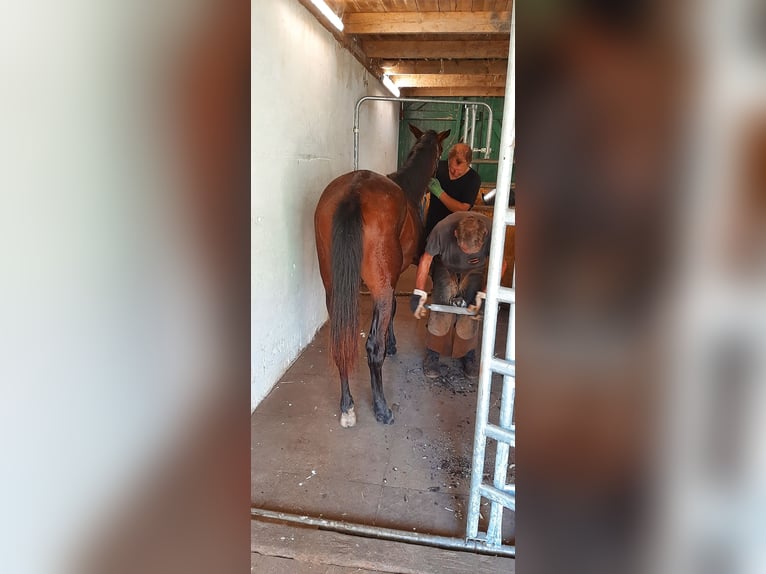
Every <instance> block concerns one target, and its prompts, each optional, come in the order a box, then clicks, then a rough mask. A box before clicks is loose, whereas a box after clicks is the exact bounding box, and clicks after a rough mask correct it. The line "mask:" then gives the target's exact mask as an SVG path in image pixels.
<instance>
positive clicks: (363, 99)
mask: <svg viewBox="0 0 766 574" xmlns="http://www.w3.org/2000/svg"><path fill="white" fill-rule="evenodd" d="M369 100H376V101H384V102H421V103H424V104H461V105H464V104H476V105H477V106H484V107H485V108H487V110H488V111H489V129H488V130H487V144H486V146H485V147H486V151H485V152H484V158H485V159H487V158H489V154H490V151H491V150H490V147H489V145H490V142H491V137H492V108H491V107H490V105H489V104H488V103H486V102H470V101H469V102H466V101H465V100H436V99H429V98H395V97H393V96H363V97H361V98H359V100H358V101H357V102H356V106H355V107H354V171H356V170H357V169H359V108H360V107H361V105H362V104H363V103H364V102H366V101H369Z"/></svg>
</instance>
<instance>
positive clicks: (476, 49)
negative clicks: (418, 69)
mask: <svg viewBox="0 0 766 574" xmlns="http://www.w3.org/2000/svg"><path fill="white" fill-rule="evenodd" d="M307 1H308V0H301V2H307ZM508 45H509V41H508V40H487V41H474V42H470V41H468V42H464V41H450V40H446V41H433V42H425V41H420V42H418V41H417V40H403V41H395V40H364V41H362V47H363V50H364V52H365V53H366V54H367V56H368V57H370V58H383V59H416V58H463V59H468V60H470V59H482V58H507V57H508Z"/></svg>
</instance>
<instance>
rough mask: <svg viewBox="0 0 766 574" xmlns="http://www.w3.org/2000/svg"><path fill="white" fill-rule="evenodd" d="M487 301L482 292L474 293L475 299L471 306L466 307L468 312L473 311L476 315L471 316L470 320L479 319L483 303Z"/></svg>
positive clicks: (482, 310) (485, 295)
mask: <svg viewBox="0 0 766 574" xmlns="http://www.w3.org/2000/svg"><path fill="white" fill-rule="evenodd" d="M486 299H487V294H486V293H485V292H484V291H477V292H476V299H474V302H473V305H469V306H468V310H469V311H473V312H475V313H476V314H475V315H472V316H471V319H476V320H478V319H480V318H481V316H482V314H483V312H484V301H485V300H486Z"/></svg>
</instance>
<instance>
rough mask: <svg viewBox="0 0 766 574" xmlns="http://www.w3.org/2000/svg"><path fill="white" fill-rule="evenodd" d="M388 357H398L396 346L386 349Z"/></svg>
mask: <svg viewBox="0 0 766 574" xmlns="http://www.w3.org/2000/svg"><path fill="white" fill-rule="evenodd" d="M386 355H387V356H389V357H392V356H394V355H396V345H394V346H393V347H389V348H387V349H386Z"/></svg>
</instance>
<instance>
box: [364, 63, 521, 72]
mask: <svg viewBox="0 0 766 574" xmlns="http://www.w3.org/2000/svg"><path fill="white" fill-rule="evenodd" d="M378 66H380V68H381V69H383V70H384V71H386V72H387V73H388V74H391V75H402V74H500V75H503V76H505V75H506V73H507V72H508V60H436V61H434V60H382V61H380V62H378Z"/></svg>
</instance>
